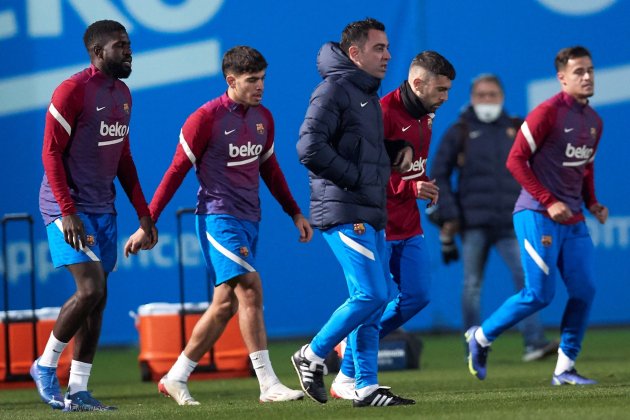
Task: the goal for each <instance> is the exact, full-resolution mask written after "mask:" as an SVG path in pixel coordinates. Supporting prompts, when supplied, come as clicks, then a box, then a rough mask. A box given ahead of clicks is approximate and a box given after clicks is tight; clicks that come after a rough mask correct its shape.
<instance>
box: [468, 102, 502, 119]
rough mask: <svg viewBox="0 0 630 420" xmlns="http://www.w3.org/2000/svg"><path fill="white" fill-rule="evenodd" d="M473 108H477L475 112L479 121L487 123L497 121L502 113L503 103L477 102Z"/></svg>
mask: <svg viewBox="0 0 630 420" xmlns="http://www.w3.org/2000/svg"><path fill="white" fill-rule="evenodd" d="M473 109H474V110H475V114H476V115H477V118H479V121H482V122H485V123H491V122H492V121H496V119H497V118H499V115H501V111H502V110H503V105H502V104H477V105H473Z"/></svg>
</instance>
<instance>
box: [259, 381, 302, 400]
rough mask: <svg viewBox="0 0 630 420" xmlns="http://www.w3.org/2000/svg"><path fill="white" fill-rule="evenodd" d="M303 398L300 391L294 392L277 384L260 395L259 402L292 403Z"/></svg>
mask: <svg viewBox="0 0 630 420" xmlns="http://www.w3.org/2000/svg"><path fill="white" fill-rule="evenodd" d="M302 398H304V393H303V392H302V391H296V390H295V389H291V388H289V387H286V386H284V385H282V384H281V383H280V382H277V383H275V384H273V385H271V386H270V387H269V389H267V390H266V391H265V392H261V394H260V402H274V401H294V400H301V399H302Z"/></svg>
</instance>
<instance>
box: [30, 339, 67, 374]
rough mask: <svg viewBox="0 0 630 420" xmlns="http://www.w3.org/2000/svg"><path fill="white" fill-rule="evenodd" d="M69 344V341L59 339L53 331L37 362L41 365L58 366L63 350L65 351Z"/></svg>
mask: <svg viewBox="0 0 630 420" xmlns="http://www.w3.org/2000/svg"><path fill="white" fill-rule="evenodd" d="M67 345H68V343H63V342H61V341H59V340H57V339H56V338H55V336H54V334H53V333H52V332H51V333H50V337H49V338H48V342H47V343H46V348H44V353H42V355H41V357H40V358H39V361H38V362H37V363H38V364H39V365H40V366H44V367H52V368H56V367H57V365H58V364H59V357H60V356H61V352H63V349H65V348H66V346H67Z"/></svg>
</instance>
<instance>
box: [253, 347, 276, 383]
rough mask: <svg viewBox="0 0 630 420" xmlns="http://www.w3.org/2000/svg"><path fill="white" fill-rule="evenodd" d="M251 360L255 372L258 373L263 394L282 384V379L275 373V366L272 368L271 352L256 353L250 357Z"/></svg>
mask: <svg viewBox="0 0 630 420" xmlns="http://www.w3.org/2000/svg"><path fill="white" fill-rule="evenodd" d="M249 358H250V359H251V361H252V366H253V367H254V372H256V377H257V378H258V384H259V385H260V391H261V392H265V391H266V390H268V389H269V388H270V387H271V386H272V385H275V384H277V383H279V382H280V379H278V377H277V376H276V373H275V372H274V371H273V366H271V360H270V359H269V350H259V351H255V352H253V353H251V354H250V355H249Z"/></svg>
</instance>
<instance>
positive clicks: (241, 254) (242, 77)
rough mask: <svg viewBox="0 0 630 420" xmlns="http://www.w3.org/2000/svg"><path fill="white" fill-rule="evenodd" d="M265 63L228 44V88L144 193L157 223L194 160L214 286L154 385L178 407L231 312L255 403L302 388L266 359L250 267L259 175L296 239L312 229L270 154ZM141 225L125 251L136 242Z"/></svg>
mask: <svg viewBox="0 0 630 420" xmlns="http://www.w3.org/2000/svg"><path fill="white" fill-rule="evenodd" d="M266 68H267V62H266V61H265V59H264V57H263V56H262V55H261V54H260V53H259V52H258V51H257V50H255V49H253V48H251V47H245V46H240V47H234V48H232V49H230V50H229V51H227V52H226V53H225V55H224V56H223V74H224V76H225V80H226V82H227V84H228V89H227V92H226V93H224V94H223V95H221V96H219V97H218V98H215V99H213V100H211V101H210V102H207V103H206V104H204V105H202V106H201V107H200V108H199V109H197V111H195V112H193V113H192V115H190V117H188V119H187V120H186V123H185V124H184V126H183V127H182V129H181V132H180V135H179V145H178V146H177V150H176V151H175V156H174V158H173V162H172V163H171V165H170V167H169V168H168V169H167V171H166V173H165V174H164V177H163V178H162V182H161V183H160V185H159V186H158V189H157V191H156V192H155V195H154V196H153V199H152V200H151V205H150V209H151V216H152V217H153V220H155V221H157V219H158V217H159V216H160V214H161V213H162V210H164V207H166V205H167V204H168V202H169V201H170V200H171V198H172V197H173V194H175V191H176V190H177V188H178V187H179V186H180V185H181V183H182V181H183V179H184V177H185V176H186V173H188V171H189V170H190V169H191V168H192V167H193V166H194V168H195V173H196V175H197V179H198V180H199V184H200V186H199V190H198V193H197V211H196V213H197V234H198V237H199V243H200V245H201V250H202V253H203V255H204V257H205V259H206V263H207V265H208V268H209V271H210V273H211V276H212V278H213V280H214V284H215V290H214V296H213V298H212V303H211V305H210V307H209V308H208V310H207V311H206V312H205V313H204V314H203V316H202V317H201V319H200V320H199V322H197V325H195V328H194V330H193V332H192V336H191V338H190V340H189V342H188V343H187V345H186V348H185V349H184V351H183V352H182V354H181V355H180V356H179V358H178V359H177V361H176V362H175V364H174V365H173V367H172V368H171V370H170V371H169V372H168V374H167V375H166V376H164V378H162V380H161V381H160V384H159V390H160V392H162V393H163V394H166V395H168V396H170V397H172V398H173V399H174V400H175V401H176V402H177V403H178V404H180V405H197V404H199V403H198V402H197V401H196V400H195V399H193V397H192V396H191V395H190V392H189V391H188V387H187V385H186V383H187V381H188V377H189V376H190V374H191V373H192V371H193V369H194V368H195V367H196V366H197V362H198V361H199V360H200V359H201V357H202V356H203V355H204V353H206V352H207V351H208V350H209V349H211V348H212V346H213V345H214V343H215V342H216V340H217V339H218V338H219V336H220V335H221V332H222V331H223V329H224V328H225V326H226V324H227V322H228V321H229V319H230V318H231V317H232V316H233V315H234V314H235V312H236V310H237V309H238V313H239V321H240V326H241V332H242V334H243V339H244V340H245V344H246V346H247V348H248V350H249V352H250V358H251V360H252V365H253V367H254V370H255V372H256V376H257V377H258V382H259V384H260V401H261V402H268V401H289V400H296V399H301V398H302V397H303V396H304V395H303V393H302V391H296V390H292V389H289V388H287V387H286V386H284V385H283V384H282V383H281V382H280V380H279V379H278V377H277V376H276V374H275V373H274V370H273V368H272V366H271V361H270V360H269V352H268V350H267V335H266V331H265V324H264V319H263V307H262V298H263V297H262V284H261V279H260V275H259V274H258V271H257V270H256V246H257V242H258V222H259V221H260V200H259V198H258V187H259V178H260V177H262V179H263V181H264V182H265V184H266V185H267V187H268V188H269V190H270V191H271V194H272V195H273V196H274V198H275V199H276V200H278V202H279V203H280V205H281V206H282V208H283V210H284V211H285V212H286V213H287V214H288V215H289V216H291V218H292V219H293V222H294V224H295V226H296V228H297V229H298V232H299V234H300V241H301V242H308V241H309V240H310V239H311V237H312V235H313V231H312V229H311V226H310V225H309V223H308V222H307V220H306V218H304V216H303V215H302V213H301V211H300V208H299V207H298V205H297V204H296V203H295V201H294V200H293V197H292V195H291V192H290V191H289V187H288V185H287V183H286V180H285V178H284V175H283V174H282V171H281V170H280V166H279V165H278V161H277V160H276V155H275V153H274V123H273V118H272V116H271V113H270V112H269V110H267V108H265V107H264V106H263V105H261V100H262V95H263V90H264V79H265V72H266ZM145 236H146V234H145V232H144V231H142V230H138V232H137V233H136V234H134V235H132V237H131V238H130V239H129V242H127V244H126V245H125V252H126V253H128V252H131V253H135V252H137V251H138V250H139V249H141V248H142V247H143V244H144V242H145V240H146V238H145Z"/></svg>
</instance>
